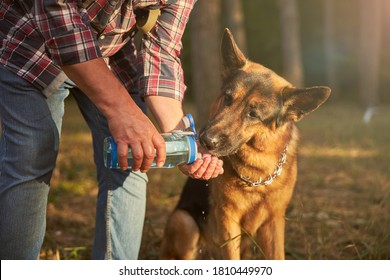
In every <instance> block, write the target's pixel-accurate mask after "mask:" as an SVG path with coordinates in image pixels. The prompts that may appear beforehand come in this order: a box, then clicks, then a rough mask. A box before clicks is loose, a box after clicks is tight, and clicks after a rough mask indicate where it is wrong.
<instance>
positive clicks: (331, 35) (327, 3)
mask: <svg viewBox="0 0 390 280" xmlns="http://www.w3.org/2000/svg"><path fill="white" fill-rule="evenodd" d="M334 4H335V2H334V0H324V43H325V71H326V79H327V83H328V85H329V86H330V87H331V88H332V95H333V97H337V95H338V92H339V81H338V78H337V65H336V61H335V55H336V43H335V28H334V20H335V18H334Z"/></svg>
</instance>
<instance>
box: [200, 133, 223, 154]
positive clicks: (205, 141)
mask: <svg viewBox="0 0 390 280" xmlns="http://www.w3.org/2000/svg"><path fill="white" fill-rule="evenodd" d="M199 141H200V144H201V145H202V146H203V147H205V148H206V149H207V150H209V151H212V150H214V149H215V148H217V147H218V142H219V141H218V138H217V137H215V136H212V135H210V134H209V133H206V132H205V131H201V133H200V135H199Z"/></svg>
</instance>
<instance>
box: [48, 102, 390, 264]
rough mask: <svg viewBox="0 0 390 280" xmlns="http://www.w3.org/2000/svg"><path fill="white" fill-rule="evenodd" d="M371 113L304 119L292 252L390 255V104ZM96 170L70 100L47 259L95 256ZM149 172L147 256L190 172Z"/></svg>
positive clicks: (353, 110) (338, 107)
mask: <svg viewBox="0 0 390 280" xmlns="http://www.w3.org/2000/svg"><path fill="white" fill-rule="evenodd" d="M191 113H193V112H191ZM363 113H364V110H362V109H361V108H359V107H358V106H355V105H350V104H348V105H346V104H332V103H328V104H325V105H324V106H323V107H321V108H320V109H318V111H316V112H314V113H312V114H311V115H309V116H308V117H307V118H306V119H304V120H302V121H301V122H300V123H298V127H299V128H300V131H301V145H300V149H299V175H298V182H297V186H296V190H295V193H294V196H293V199H292V201H291V204H290V206H289V208H288V212H287V217H286V220H287V223H286V258H287V259H304V260H305V259H390V234H389V233H390V166H389V164H388V163H389V160H390V129H389V128H390V122H389V120H390V107H389V106H382V107H379V110H378V111H377V112H376V114H375V115H374V116H373V118H372V120H371V122H370V123H368V124H365V123H363V120H362V118H363ZM193 114H194V113H193ZM194 115H196V114H194ZM95 176H96V175H95V171H94V167H93V162H92V150H91V138H90V135H89V132H88V129H87V127H86V125H85V124H84V122H83V120H82V117H81V115H80V113H79V112H78V110H77V106H76V105H75V104H74V101H73V100H72V99H69V100H68V101H67V103H66V117H65V120H64V125H63V133H62V142H61V147H60V154H59V158H58V164H57V168H56V170H55V173H54V177H53V180H52V184H51V185H52V186H51V192H50V198H49V205H48V218H47V234H46V238H45V242H44V245H43V248H42V252H41V258H42V259H89V258H90V252H91V247H92V245H91V244H92V237H93V230H94V212H95V208H94V207H95V201H96V194H97V189H96V180H95ZM149 177H150V183H149V186H148V203H147V213H146V218H145V227H144V234H143V243H142V247H141V252H140V259H157V258H158V250H159V244H160V239H161V236H162V233H163V229H164V225H165V222H166V219H167V217H168V215H169V213H170V211H171V210H172V208H173V207H174V205H175V203H176V201H177V199H178V196H179V193H180V190H181V187H182V185H183V183H184V181H185V179H186V178H185V177H184V176H183V175H182V174H180V173H179V172H178V171H177V170H176V169H168V170H167V169H164V170H152V171H151V172H149Z"/></svg>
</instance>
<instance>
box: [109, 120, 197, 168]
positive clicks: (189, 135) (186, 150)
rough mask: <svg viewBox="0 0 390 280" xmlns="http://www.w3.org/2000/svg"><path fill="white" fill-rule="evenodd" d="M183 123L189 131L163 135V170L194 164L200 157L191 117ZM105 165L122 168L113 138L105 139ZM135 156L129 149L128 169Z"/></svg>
mask: <svg viewBox="0 0 390 280" xmlns="http://www.w3.org/2000/svg"><path fill="white" fill-rule="evenodd" d="M183 123H184V124H185V126H186V129H188V128H189V129H190V130H191V131H188V130H177V131H173V132H172V133H163V134H161V136H162V137H163V138H164V140H165V145H166V160H165V163H164V165H163V167H162V168H172V167H175V166H177V165H178V164H180V163H192V162H194V161H195V160H196V159H197V158H198V157H199V155H198V149H197V145H196V138H197V135H196V131H195V125H194V121H193V118H192V116H191V115H187V116H185V117H184V118H183ZM103 155H104V165H105V166H106V167H107V168H120V167H119V164H118V152H117V145H116V143H115V141H114V139H113V138H112V137H107V138H106V139H104V149H103ZM132 162H133V155H132V153H131V149H129V152H128V155H127V163H128V168H129V169H131V166H132ZM152 168H157V164H156V158H154V161H153V163H152Z"/></svg>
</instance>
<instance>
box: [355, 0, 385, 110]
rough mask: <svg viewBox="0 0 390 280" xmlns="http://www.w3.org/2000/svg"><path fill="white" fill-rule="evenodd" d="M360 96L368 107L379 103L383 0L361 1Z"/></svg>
mask: <svg viewBox="0 0 390 280" xmlns="http://www.w3.org/2000/svg"><path fill="white" fill-rule="evenodd" d="M360 5H361V6H360V7H361V17H360V35H361V36H360V55H359V58H360V65H359V82H360V84H359V92H360V94H359V96H360V102H361V103H362V105H364V106H366V107H372V106H375V105H377V103H378V101H379V100H378V99H379V98H378V87H379V66H380V49H381V15H382V10H381V9H382V0H371V1H367V0H361V1H360Z"/></svg>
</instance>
